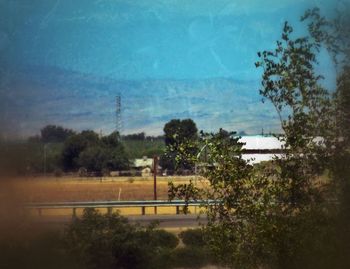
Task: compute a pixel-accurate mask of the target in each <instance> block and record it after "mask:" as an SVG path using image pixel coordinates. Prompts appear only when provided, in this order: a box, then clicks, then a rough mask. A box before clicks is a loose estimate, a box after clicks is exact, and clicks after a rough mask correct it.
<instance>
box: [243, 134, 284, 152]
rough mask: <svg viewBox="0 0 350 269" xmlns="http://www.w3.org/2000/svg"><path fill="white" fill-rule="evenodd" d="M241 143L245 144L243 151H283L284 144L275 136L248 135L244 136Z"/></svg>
mask: <svg viewBox="0 0 350 269" xmlns="http://www.w3.org/2000/svg"><path fill="white" fill-rule="evenodd" d="M239 142H242V143H245V145H244V146H243V149H248V150H272V149H282V146H283V143H282V142H281V141H279V140H278V139H277V138H276V137H274V136H263V135H247V136H242V137H241V139H239Z"/></svg>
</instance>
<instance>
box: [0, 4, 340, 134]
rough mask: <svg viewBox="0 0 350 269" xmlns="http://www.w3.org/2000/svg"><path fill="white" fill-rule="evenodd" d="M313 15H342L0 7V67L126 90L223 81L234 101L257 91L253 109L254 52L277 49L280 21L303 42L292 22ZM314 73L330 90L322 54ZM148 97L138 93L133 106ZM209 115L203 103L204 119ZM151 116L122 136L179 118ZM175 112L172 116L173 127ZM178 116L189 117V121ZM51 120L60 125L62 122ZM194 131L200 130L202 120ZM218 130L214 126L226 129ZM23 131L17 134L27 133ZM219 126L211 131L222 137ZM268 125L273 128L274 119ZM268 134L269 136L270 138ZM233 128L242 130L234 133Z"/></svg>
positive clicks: (274, 7)
mask: <svg viewBox="0 0 350 269" xmlns="http://www.w3.org/2000/svg"><path fill="white" fill-rule="evenodd" d="M314 6H319V7H320V8H321V10H322V12H323V13H324V14H326V15H327V14H328V13H330V12H332V11H334V10H335V9H337V8H338V9H341V4H339V3H338V2H337V1H334V0H314V1H311V0H284V1H282V0H280V1H277V0H264V1H260V0H256V1H254V0H215V1H214V0H212V1H209V0H191V1H188V0H75V1H71V0H31V1H26V0H0V17H1V18H0V57H1V60H2V63H3V64H2V65H1V67H2V69H3V70H6V69H9V68H10V67H9V66H12V67H11V68H13V66H16V67H21V66H41V67H42V66H44V67H57V68H60V69H63V70H68V71H75V72H79V73H81V74H88V75H89V76H94V77H98V78H110V79H114V80H129V81H144V80H163V82H164V81H166V80H205V79H211V78H227V79H233V80H235V81H241V82H242V83H241V84H242V85H243V86H242V87H241V88H242V91H243V90H246V87H245V86H244V85H256V89H254V91H255V95H254V94H253V93H252V94H251V100H252V101H254V102H258V101H257V100H258V99H259V98H258V96H257V92H258V87H259V79H260V75H261V73H260V72H261V71H260V70H257V69H256V68H255V67H254V62H255V61H256V60H257V54H256V53H257V51H261V50H266V49H273V48H274V47H275V41H276V40H277V39H278V38H279V37H280V33H281V29H282V26H283V23H284V21H286V20H288V21H289V22H290V23H291V24H292V25H293V26H294V28H295V33H296V35H300V34H304V33H305V27H304V25H303V24H301V23H300V22H299V18H300V16H301V15H302V14H303V12H304V11H305V10H306V9H307V8H311V7H314ZM5 63H7V64H5ZM320 63H321V64H320V66H319V67H318V69H319V70H320V72H321V73H324V74H327V75H328V78H327V80H326V82H325V84H326V85H327V86H328V87H330V88H332V87H334V80H335V76H334V72H333V69H332V67H331V62H330V59H329V56H328V55H327V53H324V52H323V53H322V55H321V57H320ZM42 75H43V77H45V74H42ZM252 83H253V84H252ZM254 83H255V84H254ZM236 84H237V83H236ZM253 87H254V86H253ZM238 88H240V87H238ZM7 90H10V89H7ZM23 90H25V89H23ZM151 90H152V89H147V88H145V87H142V90H140V91H139V96H144V95H145V94H147V91H151ZM202 90H203V89H202ZM28 91H30V90H28ZM2 92H3V91H2ZM124 94H125V95H126V98H129V96H128V94H127V93H124ZM235 94H236V95H237V96H238V95H239V94H240V93H239V92H237V91H235ZM242 94H243V93H242ZM184 96H185V93H184ZM162 98H163V95H162ZM223 98H225V97H223ZM128 100H130V101H131V102H132V99H128ZM23 101H24V103H25V100H23ZM180 102H181V101H180ZM30 105H32V106H35V105H36V104H33V103H31V104H30ZM156 105H157V104H155V106H156ZM183 105H184V104H183ZM190 105H191V104H190ZM210 105H211V104H210V102H209V103H207V104H205V102H204V103H203V104H202V106H203V107H202V109H205V107H208V106H210ZM225 105H229V104H226V103H225ZM149 106H150V108H149V110H150V111H151V112H150V113H152V114H150V115H153V114H154V113H157V114H160V115H157V117H155V118H154V120H153V121H152V119H151V120H149V122H148V125H142V124H141V123H138V124H139V127H137V126H136V122H142V120H140V119H142V115H141V116H140V117H141V118H140V119H139V120H138V121H135V124H134V125H133V124H131V123H130V122H129V123H128V124H129V125H130V126H128V125H126V131H127V132H131V131H138V130H146V131H149V130H150V129H151V130H155V129H157V130H158V131H157V132H158V133H161V126H162V125H163V124H164V121H165V120H167V119H168V118H170V117H176V115H177V114H176V113H177V112H176V111H171V113H170V112H169V111H164V110H166V109H165V108H162V109H160V108H159V109H158V108H157V109H156V108H154V109H153V108H152V104H149ZM233 109H234V108H233ZM190 110H191V109H187V111H190ZM225 110H227V108H226V107H225V108H224V107H223V108H222V111H221V112H220V110H218V111H216V112H215V113H219V114H220V113H224V111H225ZM183 112H184V111H179V112H178V115H179V117H180V116H181V115H184V113H183ZM235 112H238V111H235ZM239 112H240V113H242V111H239ZM7 113H10V112H9V111H7ZM181 113H182V114H181ZM246 113H249V111H246ZM266 113H268V114H271V113H272V112H271V111H270V112H266ZM10 114H11V113H10ZM33 115H34V114H33ZM162 115H169V117H168V118H167V117H162ZM185 115H186V116H189V117H191V113H187V114H186V113H185ZM196 115H197V114H196ZM247 115H248V114H247ZM248 116H249V115H248ZM29 117H30V119H32V120H33V122H34V121H35V122H37V123H36V125H35V127H34V125H33V127H32V129H33V130H34V129H35V128H38V126H39V125H40V124H44V123H46V122H47V121H48V120H47V119H46V120H45V118H43V119H39V118H36V119H34V118H31V117H34V116H31V114H30V116H29ZM227 117H228V116H227ZM159 118H162V120H163V121H159ZM148 119H149V115H148ZM50 120H52V121H54V122H56V123H57V124H62V125H65V122H64V121H63V120H62V119H54V118H53V119H52V118H50ZM72 120H74V117H73V116H72V117H71V118H69V115H68V114H67V115H66V117H65V121H66V122H68V125H70V124H71V123H69V122H71V121H72ZM38 121H39V122H38ZM40 121H42V122H40ZM112 121H113V120H112V119H110V120H109V122H110V124H109V125H108V123H107V122H106V123H105V124H104V125H103V126H99V124H98V122H95V123H94V124H91V125H81V126H79V124H75V126H78V128H91V129H99V128H102V129H103V130H106V131H108V130H111V129H112V128H113V123H112ZM198 121H199V122H201V121H202V122H203V124H202V126H200V127H203V128H204V127H205V126H204V122H207V121H208V119H207V118H201V119H200V118H198ZM224 121H225V120H223V121H219V122H220V124H221V125H225V124H224ZM226 121H227V120H226ZM242 121H243V122H244V120H242ZM90 122H93V120H90ZM26 124H27V125H25V127H23V126H22V127H21V128H22V129H23V128H30V126H29V125H28V124H29V123H26ZM218 124H219V123H218ZM218 124H217V125H215V124H213V125H212V126H210V128H218V127H222V126H219V125H218ZM268 124H270V125H271V124H272V125H273V124H274V117H271V119H270V121H269V122H268ZM274 126H275V127H273V128H272V129H273V130H272V131H275V130H277V129H276V128H278V127H276V124H274ZM224 127H225V126H224ZM263 127H264V126H263V125H262V124H260V125H259V126H256V128H255V131H254V130H253V129H252V128H250V127H249V128H250V131H251V132H257V131H258V130H261V128H263ZM21 128H19V129H21ZM210 128H209V129H210ZM235 128H237V129H242V130H243V129H245V128H246V127H245V126H244V124H242V123H241V124H240V125H239V124H238V126H235Z"/></svg>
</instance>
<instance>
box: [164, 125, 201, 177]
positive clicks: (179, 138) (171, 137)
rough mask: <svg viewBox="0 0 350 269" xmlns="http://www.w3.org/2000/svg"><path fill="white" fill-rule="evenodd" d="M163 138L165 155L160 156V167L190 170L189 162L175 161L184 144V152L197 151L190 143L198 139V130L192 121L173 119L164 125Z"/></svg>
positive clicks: (190, 163) (191, 164)
mask: <svg viewBox="0 0 350 269" xmlns="http://www.w3.org/2000/svg"><path fill="white" fill-rule="evenodd" d="M164 138H165V144H166V147H167V150H166V153H165V154H164V155H163V156H161V160H160V165H161V166H162V167H163V168H167V169H169V170H179V169H192V168H193V167H194V164H193V163H192V162H190V161H189V160H186V159H183V160H182V161H181V162H179V161H177V162H176V158H179V156H180V155H179V152H180V151H183V148H182V147H184V145H185V144H186V145H187V146H186V150H187V151H189V153H194V152H196V151H197V150H198V149H197V148H196V147H195V146H194V144H193V143H192V142H193V141H196V140H197V139H198V129H197V126H196V123H195V122H194V121H193V120H192V119H184V120H180V119H173V120H171V121H169V122H167V123H166V124H165V125H164Z"/></svg>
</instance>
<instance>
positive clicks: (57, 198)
mask: <svg viewBox="0 0 350 269" xmlns="http://www.w3.org/2000/svg"><path fill="white" fill-rule="evenodd" d="M194 179H195V177H191V176H186V177H179V176H177V177H174V178H173V177H158V178H157V195H158V199H159V200H166V199H168V181H170V180H172V181H173V182H175V183H186V182H189V181H190V180H194ZM7 185H8V187H10V188H11V190H12V191H14V192H15V193H16V195H18V196H20V197H21V200H22V201H25V202H71V201H110V200H152V199H153V178H152V177H148V178H147V177H146V178H142V177H107V178H102V179H101V178H72V177H70V178H69V177H62V178H54V177H52V178H44V177H37V178H20V179H16V180H12V181H11V182H7ZM5 189H6V188H5ZM2 190H4V188H2Z"/></svg>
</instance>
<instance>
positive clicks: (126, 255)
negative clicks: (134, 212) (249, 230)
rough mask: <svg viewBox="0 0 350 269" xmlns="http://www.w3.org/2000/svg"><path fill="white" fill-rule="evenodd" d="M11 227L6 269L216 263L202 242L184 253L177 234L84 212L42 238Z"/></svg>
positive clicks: (0, 255) (3, 247)
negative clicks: (63, 226) (61, 228)
mask: <svg viewBox="0 0 350 269" xmlns="http://www.w3.org/2000/svg"><path fill="white" fill-rule="evenodd" d="M11 227H12V228H16V229H15V230H14V229H12V230H11V229H8V230H7V232H5V233H4V232H3V231H4V230H3V229H2V230H1V231H2V233H1V240H0V268H2V269H23V268H28V269H34V268H37V269H40V268H46V269H51V268H52V269H56V268H57V269H58V268H65V269H70V268H71V269H73V268H74V269H82V268H84V269H97V268H98V269H113V268H124V269H134V268H135V269H136V268H140V269H147V268H154V269H156V268H178V267H182V268H200V267H202V266H205V265H207V264H210V263H211V264H212V263H213V262H215V260H214V259H213V255H211V252H210V251H209V249H208V248H207V246H206V244H205V243H204V241H203V240H201V241H200V242H203V244H193V243H191V242H190V241H191V240H190V241H188V240H184V244H185V245H184V246H182V247H181V246H179V238H178V237H177V236H176V235H175V234H173V233H170V232H167V231H165V230H161V229H157V224H156V223H152V224H150V225H148V226H146V227H142V226H140V225H138V224H130V223H129V222H128V220H127V219H126V218H124V217H122V216H120V215H119V214H118V213H111V214H100V213H98V212H97V211H96V210H94V209H85V210H84V213H83V216H82V217H81V218H76V219H74V220H73V221H72V223H70V224H69V225H67V227H66V228H65V229H64V230H63V231H59V230H56V229H54V230H52V229H48V230H46V231H44V232H43V230H42V228H43V227H37V226H35V225H34V226H33V225H29V224H28V223H27V224H25V222H22V221H18V222H17V223H16V224H15V225H14V224H12V225H11ZM11 227H8V228H11ZM198 231H200V230H198ZM187 233H190V234H192V233H193V230H189V231H188V232H187V231H184V232H182V234H181V238H184V237H188V236H187ZM199 234H201V232H199ZM189 237H192V236H191V235H190V236H189ZM199 238H202V237H198V236H197V239H199Z"/></svg>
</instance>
